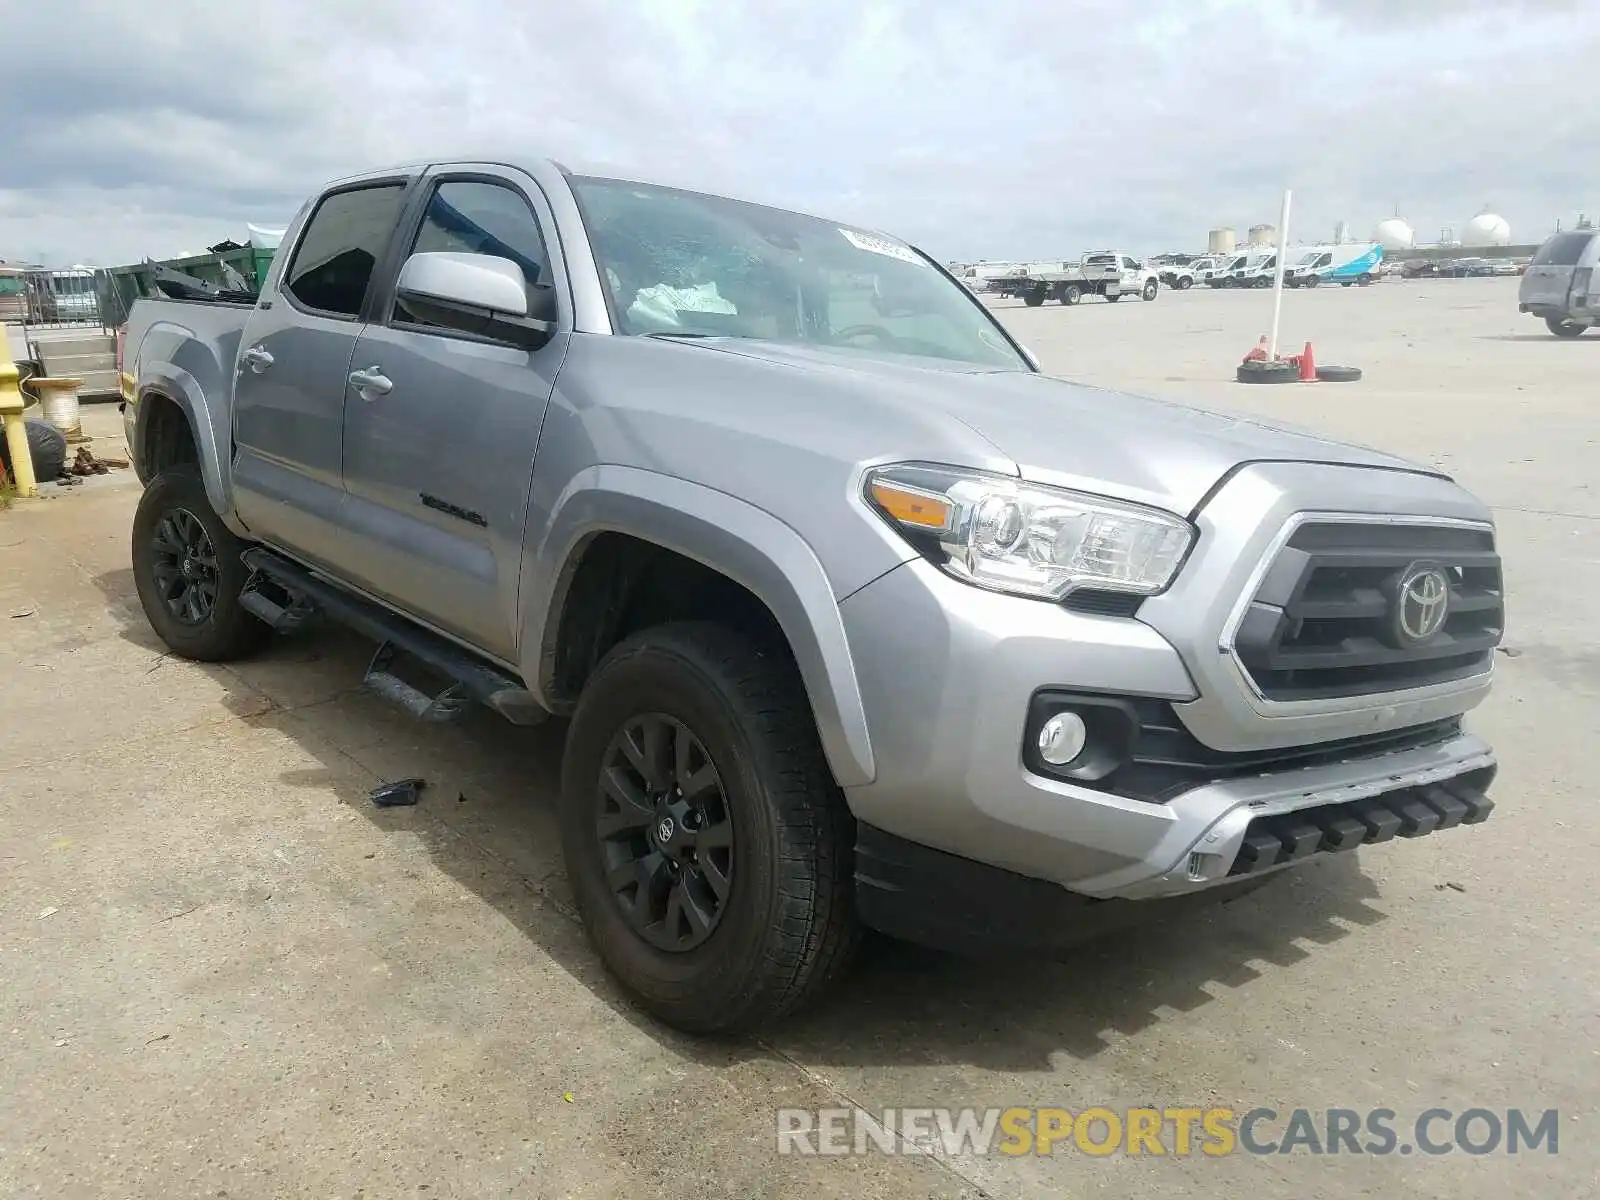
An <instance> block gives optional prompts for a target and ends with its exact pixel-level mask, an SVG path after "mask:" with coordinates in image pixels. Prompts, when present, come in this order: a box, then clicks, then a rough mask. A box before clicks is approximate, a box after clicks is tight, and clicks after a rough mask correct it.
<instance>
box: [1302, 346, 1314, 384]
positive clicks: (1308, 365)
mask: <svg viewBox="0 0 1600 1200" xmlns="http://www.w3.org/2000/svg"><path fill="white" fill-rule="evenodd" d="M1316 381H1317V360H1316V359H1315V358H1313V357H1312V356H1311V343H1310V342H1307V343H1306V348H1305V349H1304V350H1302V351H1301V352H1300V382H1301V383H1315V382H1316Z"/></svg>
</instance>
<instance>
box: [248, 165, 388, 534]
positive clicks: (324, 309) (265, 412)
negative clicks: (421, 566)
mask: <svg viewBox="0 0 1600 1200" xmlns="http://www.w3.org/2000/svg"><path fill="white" fill-rule="evenodd" d="M407 184H408V180H407V179H406V178H404V177H398V178H385V179H379V180H372V181H366V182H363V183H360V184H356V185H352V186H350V187H345V188H340V189H338V190H335V191H331V192H329V193H327V194H325V195H324V196H323V197H321V199H320V200H318V201H317V204H316V207H315V209H314V210H313V212H312V214H311V216H310V219H309V220H308V221H306V222H305V224H304V225H303V226H302V230H301V233H300V235H299V237H298V238H297V239H296V242H295V244H294V245H293V246H292V247H285V248H284V250H283V251H280V253H284V254H287V255H288V256H289V257H288V260H287V265H286V266H285V267H284V268H283V269H282V270H281V271H275V272H274V274H275V276H276V278H277V280H278V282H277V285H276V287H272V286H269V287H268V288H267V289H266V291H265V292H264V293H263V295H262V297H261V300H260V302H259V304H258V305H257V306H256V308H255V310H254V311H252V312H251V314H250V317H249V320H248V321H247V322H246V325H245V328H244V333H243V336H242V339H241V342H240V357H239V363H238V367H237V374H236V377H235V383H234V407H233V411H234V430H233V437H234V446H235V450H234V464H233V486H234V497H235V505H236V507H237V508H238V511H239V515H240V516H241V517H242V518H243V520H244V521H245V523H246V524H247V525H248V526H249V527H250V530H251V532H252V533H254V534H255V535H256V536H257V537H260V538H262V539H263V540H264V541H268V542H272V543H274V544H276V545H279V546H281V547H283V548H284V549H286V550H289V551H291V552H293V553H295V554H297V555H298V556H300V557H302V558H305V559H308V560H310V561H313V562H318V563H322V564H326V565H332V564H334V563H336V562H337V561H338V558H339V546H340V541H341V538H340V534H339V530H340V525H341V519H340V514H339V509H340V506H341V504H342V502H343V499H344V488H343V484H342V482H341V480H340V467H341V443H342V441H343V436H344V434H343V420H344V395H345V376H346V375H347V374H348V372H349V370H350V355H351V353H352V352H353V351H354V350H355V345H356V338H357V336H358V335H359V334H360V332H361V314H362V311H363V306H364V304H365V303H366V300H367V295H368V292H369V290H370V288H371V285H372V280H373V277H374V274H375V268H376V266H377V264H378V263H379V262H380V261H382V259H383V257H384V255H385V252H386V250H387V248H388V246H389V243H390V240H391V239H392V238H393V236H394V234H395V231H396V228H397V227H398V225H399V221H400V215H401V212H402V211H403V209H404V199H405V191H406V187H407Z"/></svg>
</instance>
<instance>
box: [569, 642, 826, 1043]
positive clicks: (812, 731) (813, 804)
mask: <svg viewBox="0 0 1600 1200" xmlns="http://www.w3.org/2000/svg"><path fill="white" fill-rule="evenodd" d="M657 718H665V719H666V720H667V721H668V722H669V723H671V725H672V726H673V727H674V728H675V729H676V730H678V731H679V732H677V733H675V734H674V735H673V737H674V741H673V745H672V747H670V748H669V747H667V746H666V745H665V743H664V742H658V743H657V745H658V749H659V753H658V754H657V756H656V764H651V763H650V761H649V755H648V754H647V753H644V748H645V747H646V746H647V745H649V742H648V739H645V740H640V741H637V742H629V743H627V744H626V745H625V744H624V742H623V739H624V738H625V737H631V736H632V735H631V734H629V733H628V732H627V731H629V730H630V729H633V728H644V726H642V725H639V724H638V723H639V722H649V721H653V720H656V719H657ZM684 731H686V732H687V733H688V734H689V735H692V740H693V741H694V742H695V743H696V744H698V745H699V746H700V747H701V748H702V752H701V754H700V755H699V756H698V761H699V762H700V765H698V766H696V765H694V764H695V762H696V761H697V758H696V757H695V756H692V752H680V751H677V747H678V746H680V745H681V742H680V741H678V740H677V739H678V738H681V737H682V736H683V733H684ZM675 752H677V753H681V754H682V755H683V757H677V753H675ZM619 753H621V754H622V755H623V757H622V758H620V759H619V758H618V754H619ZM619 763H620V764H622V765H620V766H619ZM636 763H643V764H644V766H645V767H648V768H649V769H650V772H651V774H653V775H655V776H656V780H655V782H656V784H657V786H656V788H655V789H654V791H652V790H651V788H650V786H649V785H650V783H651V780H650V779H649V778H648V777H647V775H646V773H645V770H644V769H641V768H638V767H636V766H635V765H634V764H636ZM707 767H709V768H711V769H712V770H713V771H714V774H715V778H716V783H715V785H714V788H713V787H708V785H701V786H700V787H698V788H688V789H685V788H683V787H682V781H683V779H684V776H685V773H686V772H687V773H688V774H689V775H690V776H691V777H699V776H700V774H701V773H702V772H703V771H704V770H705V769H706V768H707ZM603 779H609V780H610V781H611V783H610V786H609V787H607V786H606V785H604V784H603V783H602V780H603ZM674 789H677V790H676V791H675V790H674ZM713 790H714V796H715V797H716V798H715V799H714V800H713V801H712V802H711V804H714V805H716V807H715V809H714V810H712V809H711V807H710V805H709V804H708V813H707V814H703V815H701V816H700V817H698V818H695V817H694V815H693V813H692V812H691V813H690V814H689V815H688V816H687V817H683V818H680V819H679V820H678V822H677V825H676V826H675V827H673V826H671V825H669V824H668V823H667V822H666V821H664V820H663V819H662V817H663V816H664V815H666V816H670V815H672V814H671V812H670V811H669V808H670V806H672V805H679V806H681V805H682V804H683V803H684V802H685V800H686V799H688V798H689V797H692V796H701V795H708V794H712V793H713ZM619 791H620V794H621V795H623V796H624V797H625V798H624V799H618V798H617V797H618V795H619ZM629 803H631V804H633V805H634V806H635V807H634V808H626V807H624V805H625V804H629ZM635 808H636V809H637V810H638V812H639V813H644V814H645V815H644V816H643V817H642V818H641V817H639V816H638V815H637V813H635ZM612 810H615V811H614V812H613V811H612ZM625 814H634V818H633V819H637V820H639V821H640V822H641V823H640V824H639V826H638V828H637V829H635V828H634V827H633V825H632V824H631V821H630V822H624V823H623V824H622V825H620V826H619V824H618V821H619V818H620V817H622V816H623V815H625ZM561 826H562V844H563V849H564V852H565V857H566V864H567V874H568V878H569V879H570V881H571V883H572V889H573V893H574V895H575V896H576V898H577V901H578V907H579V909H580V910H581V912H582V914H583V923H584V928H585V930H586V931H587V932H588V934H589V938H590V940H591V941H592V942H593V943H594V946H595V948H596V950H597V951H598V952H599V954H600V958H601V960H602V961H603V962H604V963H605V965H606V967H607V969H608V970H610V971H611V973H612V974H613V975H614V976H616V978H617V979H618V980H619V981H620V982H621V983H622V985H623V986H624V987H625V988H626V989H627V990H628V991H629V992H630V993H631V994H632V995H633V996H634V997H635V998H636V999H637V1000H638V1002H639V1003H640V1004H641V1005H642V1006H643V1007H644V1008H645V1009H647V1010H648V1011H650V1012H651V1013H653V1014H655V1015H656V1016H657V1017H659V1018H660V1019H661V1020H662V1021H665V1022H666V1023H667V1024H668V1025H671V1026H673V1027H674V1028H677V1029H681V1030H684V1031H686V1032H690V1033H715V1032H726V1031H733V1030H739V1029H748V1028H751V1027H754V1026H758V1025H761V1024H764V1023H766V1022H769V1021H772V1020H774V1019H776V1018H778V1017H781V1016H783V1015H785V1014H786V1013H789V1012H791V1011H793V1010H794V1009H795V1008H797V1007H799V1006H800V1005H801V1004H803V1003H804V1002H805V1001H807V1000H809V999H810V998H812V997H813V996H814V995H816V994H817V993H818V992H819V991H821V990H822V989H823V988H824V987H825V986H826V985H827V984H828V983H830V982H831V981H832V980H833V979H834V978H836V977H837V976H838V974H839V973H840V972H841V971H842V970H843V968H844V966H845V964H846V962H847V961H848V959H849V956H850V953H851V951H852V950H853V949H854V946H855V944H856V940H857V937H858V926H857V924H856V919H855V909H854V898H855V892H854V879H853V847H854V844H855V823H854V821H853V820H852V818H851V816H850V813H849V810H848V809H847V808H846V806H845V803H844V799H843V797H842V795H841V794H840V792H839V789H838V787H837V786H836V785H835V783H834V782H833V778H832V775H831V773H830V772H829V770H828V765H827V761H826V760H825V759H824V757H823V754H822V747H821V744H820V742H819V741H818V738H817V732H816V726H815V724H814V722H813V720H812V716H811V709H810V705H809V703H808V702H807V700H806V696H805V691H804V689H803V688H802V687H801V685H800V681H799V677H798V675H797V674H796V672H795V669H794V667H793V664H792V663H790V662H789V660H788V658H787V656H786V655H785V654H783V653H781V652H780V651H777V650H775V649H772V648H770V647H765V646H762V645H760V644H758V643H757V642H755V641H753V640H751V639H750V638H748V637H746V636H745V635H743V634H740V633H738V632H736V631H734V630H731V629H727V628H724V627H722V626H718V625H712V624H706V623H700V622H693V623H687V622H686V623H679V624H672V625H664V626H658V627H656V628H653V629H647V630H645V631H644V632H642V633H639V634H636V635H635V636H633V637H631V638H629V639H628V640H626V641H624V642H623V643H621V644H620V645H618V646H616V647H615V648H614V649H612V650H611V651H610V653H608V654H607V655H606V656H605V658H604V659H603V660H602V661H601V663H600V665H599V666H598V667H596V668H595V671H594V674H593V675H592V676H591V677H590V680H589V682H588V684H587V685H586V686H585V687H584V690H583V695H582V697H581V698H580V699H579V701H578V710H577V712H576V714H575V715H574V717H573V720H572V725H571V728H570V729H569V730H568V733H567V746H566V754H565V757H564V760H563V764H562V799H561ZM729 826H731V830H729V829H728V827H729ZM663 827H665V828H667V829H668V833H667V834H666V835H665V837H666V840H665V841H663V840H662V836H663V835H662V834H661V833H660V830H661V829H662V828H663ZM713 827H714V828H716V829H718V830H719V831H721V832H720V833H719V836H718V838H717V840H716V843H715V846H714V848H702V847H701V846H700V845H699V843H698V840H697V838H698V834H697V833H696V831H699V832H704V831H706V830H708V829H710V828H713ZM602 829H604V830H605V832H602ZM684 830H688V831H690V834H689V835H685V834H684V833H683V831H684ZM685 836H688V837H689V842H688V846H687V848H685V846H684V845H683V844H682V843H680V842H679V841H677V840H675V839H678V838H683V837H685ZM724 847H725V850H724ZM702 854H704V855H724V854H725V856H726V857H725V858H720V859H715V860H712V859H708V860H707V862H706V863H701V861H700V858H699V856H700V855H702ZM652 856H654V857H652ZM657 860H659V861H657ZM672 864H676V865H675V866H674V865H672ZM716 873H720V879H721V881H722V883H721V888H722V890H721V892H720V893H718V892H717V890H716V888H715V887H714V886H713V884H714V881H715V879H716V878H717V877H718V876H717V874H716ZM619 881H620V882H619ZM640 881H644V882H640ZM706 888H710V889H711V891H710V892H707V891H706V890H705V889H706ZM641 894H643V895H644V896H645V897H646V901H647V903H645V905H644V906H643V907H642V908H641V907H639V906H640V904H641V901H640V896H641ZM674 896H679V897H680V899H679V900H678V902H677V903H678V909H677V912H678V916H677V918H676V919H675V918H674V916H673V912H674V910H673V908H672V904H673V903H674V901H673V897H674ZM691 902H692V903H691ZM691 907H693V908H694V909H695V913H694V914H691V913H690V912H689V911H688V909H689V908H691ZM658 908H659V909H660V910H661V913H660V915H659V917H658V916H657V915H656V909H658ZM694 916H698V917H699V920H698V921H696V920H693V919H691V917H694ZM679 928H682V929H687V930H689V931H690V933H691V934H692V935H696V936H698V937H699V939H700V940H698V941H695V942H692V944H691V943H690V941H689V940H688V939H687V938H680V939H679V941H678V943H677V945H676V946H675V947H672V948H669V947H668V945H667V942H668V941H669V940H670V939H668V936H667V935H668V934H669V933H670V932H671V931H673V930H675V929H679ZM707 929H709V932H707Z"/></svg>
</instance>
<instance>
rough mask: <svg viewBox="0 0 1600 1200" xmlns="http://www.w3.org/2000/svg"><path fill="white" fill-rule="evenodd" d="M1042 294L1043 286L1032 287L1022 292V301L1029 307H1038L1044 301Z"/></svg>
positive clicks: (1043, 293)
mask: <svg viewBox="0 0 1600 1200" xmlns="http://www.w3.org/2000/svg"><path fill="white" fill-rule="evenodd" d="M1044 295H1045V292H1044V289H1043V288H1033V289H1031V290H1030V291H1026V292H1023V293H1022V302H1023V303H1024V304H1026V305H1027V306H1028V307H1029V308H1038V307H1039V306H1040V305H1041V304H1043V303H1044Z"/></svg>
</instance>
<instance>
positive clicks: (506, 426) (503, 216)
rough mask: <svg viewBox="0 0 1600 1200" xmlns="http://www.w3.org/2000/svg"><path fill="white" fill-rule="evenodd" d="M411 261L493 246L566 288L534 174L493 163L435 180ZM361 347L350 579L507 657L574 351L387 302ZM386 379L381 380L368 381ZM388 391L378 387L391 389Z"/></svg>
mask: <svg viewBox="0 0 1600 1200" xmlns="http://www.w3.org/2000/svg"><path fill="white" fill-rule="evenodd" d="M425 193H426V194H425V195H424V196H423V197H420V198H419V203H420V204H421V213H420V219H419V220H417V221H416V233H415V235H414V237H413V239H412V242H411V245H410V247H409V249H408V254H407V255H406V256H401V257H400V258H399V259H398V260H397V261H403V260H404V257H407V256H409V254H415V253H421V252H426V251H441V250H442V251H454V252H457V253H462V252H465V253H478V254H491V255H495V256H498V257H502V258H510V259H512V260H513V261H515V262H516V263H517V264H518V265H519V266H521V268H522V271H523V277H524V279H525V280H526V281H527V282H528V283H529V284H533V283H549V282H552V281H553V282H555V283H556V284H557V289H558V290H557V295H558V297H559V296H560V295H561V290H560V288H561V281H562V279H563V278H564V274H563V272H562V271H561V270H559V269H558V267H559V264H558V263H552V259H551V253H552V251H551V249H550V247H551V246H552V245H553V244H554V239H553V238H550V239H546V237H545V236H544V234H543V232H542V231H543V230H545V229H549V228H550V227H551V219H550V213H549V210H548V208H547V207H546V205H545V202H544V198H543V196H542V194H541V193H540V192H539V190H538V188H537V187H536V186H535V185H534V184H533V182H532V181H531V180H529V179H527V178H526V177H522V176H520V175H517V174H511V173H498V172H496V170H495V169H492V168H487V167H486V168H484V169H483V171H481V172H478V171H474V172H473V173H470V174H466V173H462V172H446V173H440V174H437V175H436V176H434V177H433V178H432V179H430V180H429V181H428V182H427V185H426V188H425ZM382 308H383V311H381V312H380V313H379V314H378V315H377V317H376V319H375V320H374V322H373V323H372V324H371V325H368V326H367V327H366V328H365V329H364V330H363V331H362V334H361V337H360V340H359V341H358V342H357V343H356V348H355V356H354V358H353V359H352V360H351V363H350V370H351V374H352V377H353V379H354V381H353V382H351V383H350V385H349V390H348V396H347V399H346V401H345V409H344V414H345V415H344V456H343V459H344V470H343V475H344V483H345V487H346V489H347V491H348V493H349V499H348V503H347V507H346V513H345V521H344V527H345V535H346V539H347V540H346V545H345V548H344V560H343V561H344V565H345V569H346V571H347V572H349V573H350V574H351V575H352V576H353V578H354V581H355V582H357V583H359V584H360V585H361V586H363V587H364V588H366V589H367V590H368V591H370V592H372V593H374V594H375V595H378V596H381V597H383V598H384V599H386V600H388V601H389V602H390V603H392V604H394V605H396V606H397V607H399V608H401V609H403V610H405V611H407V612H409V613H411V614H412V615H413V616H415V617H418V618H420V619H422V620H424V621H426V622H428V623H429V624H431V625H434V626H436V627H437V628H440V629H442V630H444V631H446V632H448V633H451V634H454V635H455V636H457V637H458V638H460V639H461V640H463V641H466V642H467V643H469V644H470V645H472V646H475V647H477V648H478V649H480V650H482V651H484V652H485V653H488V654H491V655H493V656H495V657H498V658H500V659H502V660H506V661H511V660H513V659H514V658H515V652H516V646H515V642H516V638H515V632H514V631H515V627H516V611H517V581H518V577H519V572H520V570H521V565H522V544H523V521H524V517H525V515H526V513H527V507H528V488H529V486H530V483H531V481H532V473H533V457H534V451H535V450H536V448H537V447H538V443H539V433H540V429H541V427H542V425H543V422H544V416H545V411H546V409H547V407H548V406H549V402H550V395H551V392H552V390H553V388H554V386H555V377H556V372H557V370H558V369H559V368H560V366H561V360H562V357H563V356H564V355H565V353H566V347H567V340H568V335H567V333H566V332H565V331H564V330H563V331H562V332H558V333H557V334H556V336H555V337H554V338H553V339H552V340H551V341H550V342H548V343H546V344H545V345H544V346H542V347H540V348H539V349H538V350H535V351H528V350H520V349H516V348H514V347H510V346H505V345H501V344H498V343H494V342H490V341H486V340H484V339H481V338H474V337H471V336H469V335H466V334H462V333H456V332H452V331H450V330H446V329H443V328H440V327H437V326H433V325H429V324H428V323H427V322H425V321H423V320H421V319H420V318H419V317H417V316H416V315H414V314H412V313H410V312H408V311H407V310H406V307H405V304H404V303H403V302H401V301H392V302H387V303H385V304H384V305H383V306H382ZM374 377H377V378H379V379H380V380H381V382H380V384H379V388H374V387H372V386H371V383H370V381H371V380H372V379H373V378H374ZM380 389H381V390H380Z"/></svg>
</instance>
